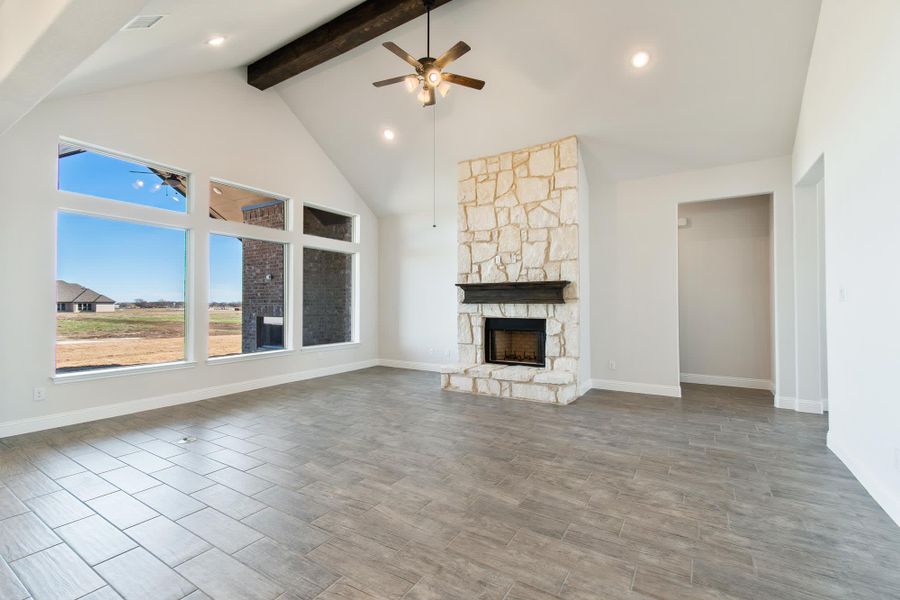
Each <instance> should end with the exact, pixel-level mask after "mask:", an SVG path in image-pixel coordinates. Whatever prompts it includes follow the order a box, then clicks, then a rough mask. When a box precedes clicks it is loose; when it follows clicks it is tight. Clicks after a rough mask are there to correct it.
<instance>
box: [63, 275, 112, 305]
mask: <svg viewBox="0 0 900 600" xmlns="http://www.w3.org/2000/svg"><path fill="white" fill-rule="evenodd" d="M56 301H57V302H66V303H68V302H88V303H93V304H115V303H116V301H115V300H113V299H112V298H109V297H107V296H104V295H103V294H98V293H97V292H95V291H94V290H92V289H90V288H86V287H84V286H83V285H79V284H77V283H69V282H68V281H60V280H57V281H56Z"/></svg>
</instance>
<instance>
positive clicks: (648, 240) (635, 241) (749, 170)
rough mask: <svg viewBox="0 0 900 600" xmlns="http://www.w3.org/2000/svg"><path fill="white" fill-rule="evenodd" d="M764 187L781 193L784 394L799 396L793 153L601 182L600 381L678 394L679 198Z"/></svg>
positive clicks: (597, 261)
mask: <svg viewBox="0 0 900 600" xmlns="http://www.w3.org/2000/svg"><path fill="white" fill-rule="evenodd" d="M759 194H771V195H772V198H773V200H772V202H773V216H774V229H773V236H774V244H773V246H774V250H773V251H774V256H775V269H774V270H775V274H774V289H773V306H774V307H775V335H774V339H775V340H777V343H776V344H775V347H774V351H775V373H774V375H775V380H776V386H777V390H776V395H785V396H790V397H793V396H794V386H795V382H794V334H793V331H794V321H793V314H794V308H793V306H794V304H793V293H794V292H793V256H792V206H791V198H792V190H791V163H790V158H789V157H783V158H774V159H769V160H763V161H758V162H751V163H742V164H738V165H730V166H726V167H717V168H713V169H704V170H700V171H688V172H684V173H677V174H674V175H664V176H661V177H653V178H649V179H640V180H632V181H624V182H620V183H618V184H614V185H610V186H604V187H603V188H602V190H600V191H599V193H598V191H597V190H596V189H595V192H594V194H593V206H592V208H593V210H592V215H593V216H592V226H593V227H594V232H595V234H594V236H593V238H594V239H593V245H592V252H593V255H592V256H591V269H592V271H593V276H592V282H593V295H592V298H593V301H592V306H593V309H592V323H593V327H592V338H593V344H592V353H593V376H594V379H595V385H597V387H603V388H610V389H620V390H624V391H633V392H644V393H656V394H668V395H679V394H680V385H679V379H680V377H679V375H680V373H679V348H678V339H679V336H678V301H677V291H676V290H677V285H676V283H677V252H676V247H677V243H678V241H677V240H678V237H677V231H678V229H677V218H678V205H679V204H682V203H686V202H696V201H700V200H712V199H716V198H732V197H738V196H751V195H759ZM611 362H614V363H615V366H616V368H615V369H613V368H611V366H610V363H611Z"/></svg>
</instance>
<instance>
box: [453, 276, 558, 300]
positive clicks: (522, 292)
mask: <svg viewBox="0 0 900 600" xmlns="http://www.w3.org/2000/svg"><path fill="white" fill-rule="evenodd" d="M567 285H569V282H568V281H518V282H506V283H457V284H456V286H457V287H458V288H460V289H462V291H463V300H462V303H463V304H564V303H565V298H563V290H564V289H565V287H566V286H567Z"/></svg>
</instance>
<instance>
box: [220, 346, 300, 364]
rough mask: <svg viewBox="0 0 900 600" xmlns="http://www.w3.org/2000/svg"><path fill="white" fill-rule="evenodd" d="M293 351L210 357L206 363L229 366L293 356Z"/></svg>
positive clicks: (269, 351) (267, 351)
mask: <svg viewBox="0 0 900 600" xmlns="http://www.w3.org/2000/svg"><path fill="white" fill-rule="evenodd" d="M293 352H294V351H293V350H289V349H287V348H285V349H284V350H264V351H262V352H248V353H247V354H234V355H231V356H210V357H209V358H207V359H206V363H207V364H210V365H227V364H231V363H236V362H244V361H245V360H260V359H263V358H271V357H273V356H284V355H285V354H293Z"/></svg>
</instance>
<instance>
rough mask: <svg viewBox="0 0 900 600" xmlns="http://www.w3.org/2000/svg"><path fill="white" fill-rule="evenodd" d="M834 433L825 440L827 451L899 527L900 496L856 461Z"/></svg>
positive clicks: (860, 462) (863, 463)
mask: <svg viewBox="0 0 900 600" xmlns="http://www.w3.org/2000/svg"><path fill="white" fill-rule="evenodd" d="M833 433H834V432H832V431H829V432H828V436H827V438H826V442H825V443H826V445H827V446H828V449H829V450H831V451H832V452H834V455H835V456H837V457H838V458H839V459H840V460H841V462H842V463H844V465H845V466H846V467H847V468H848V469H850V472H851V473H853V476H854V477H856V479H857V481H859V482H860V483H861V484H862V486H863V487H864V488H866V491H867V492H869V495H870V496H872V499H873V500H875V502H877V503H878V505H879V506H881V508H883V509H884V512H886V513H887V514H888V516H889V517H890V518H891V519H893V520H894V523H896V524H897V525H898V526H900V494H898V492H897V488H896V487H893V486H891V485H890V484H885V483H883V482H882V481H881V480H880V479H879V478H878V477H876V476H874V475H873V474H872V472H871V471H869V470H868V469H867V468H866V467H865V461H863V460H858V459H857V458H856V457H854V456H853V452H851V451H850V447H851V445H850V444H844V443H843V442H842V441H841V440H840V439H838V437H837V436H836V435H833Z"/></svg>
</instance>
